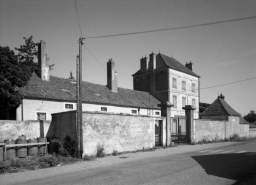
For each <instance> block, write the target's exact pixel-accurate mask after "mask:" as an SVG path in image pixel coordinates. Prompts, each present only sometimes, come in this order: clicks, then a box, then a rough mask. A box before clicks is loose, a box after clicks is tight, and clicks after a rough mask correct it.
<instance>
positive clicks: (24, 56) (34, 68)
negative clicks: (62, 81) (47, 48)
mask: <svg viewBox="0 0 256 185" xmlns="http://www.w3.org/2000/svg"><path fill="white" fill-rule="evenodd" d="M23 39H24V40H25V44H23V45H20V47H19V48H15V50H17V51H18V55H17V56H18V60H19V62H20V64H21V67H22V68H23V70H24V71H26V73H27V78H28V80H29V79H30V77H31V74H32V73H33V72H36V73H37V72H38V65H37V63H35V62H34V59H35V57H37V48H36V46H37V45H38V43H35V42H34V41H33V36H32V35H31V36H30V37H29V38H26V37H23Z"/></svg>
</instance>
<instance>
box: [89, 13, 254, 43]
mask: <svg viewBox="0 0 256 185" xmlns="http://www.w3.org/2000/svg"><path fill="white" fill-rule="evenodd" d="M255 18H256V16H251V17H243V18H238V19H229V20H224V21H216V22H210V23H201V24H194V25H189V26H179V27H173V28H164V29H156V30H147V31H138V32H129V33H119V34H113V35H100V36H92V37H85V39H98V38H106V37H118V36H127V35H136V34H144V33H153V32H162V31H170V30H179V29H185V28H194V27H201V26H209V25H214V24H222V23H227V22H236V21H243V20H248V19H255Z"/></svg>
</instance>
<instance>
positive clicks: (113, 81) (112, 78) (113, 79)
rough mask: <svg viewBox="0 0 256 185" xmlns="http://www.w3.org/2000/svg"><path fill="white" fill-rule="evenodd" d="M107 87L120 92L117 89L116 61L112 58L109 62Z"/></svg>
mask: <svg viewBox="0 0 256 185" xmlns="http://www.w3.org/2000/svg"><path fill="white" fill-rule="evenodd" d="M107 87H108V88H109V89H110V90H111V91H112V92H116V93H117V92H118V91H117V72H116V71H115V62H114V61H113V60H112V59H110V60H109V61H108V62H107Z"/></svg>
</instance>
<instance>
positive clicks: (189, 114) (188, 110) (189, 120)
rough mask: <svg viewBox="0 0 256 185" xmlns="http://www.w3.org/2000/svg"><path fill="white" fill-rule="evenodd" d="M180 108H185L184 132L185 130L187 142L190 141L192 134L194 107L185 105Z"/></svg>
mask: <svg viewBox="0 0 256 185" xmlns="http://www.w3.org/2000/svg"><path fill="white" fill-rule="evenodd" d="M182 109H184V110H185V114H186V132H187V133H186V134H187V137H188V143H191V142H192V135H194V126H193V122H194V110H195V109H196V108H195V107H193V106H191V105H186V106H185V107H183V108H182Z"/></svg>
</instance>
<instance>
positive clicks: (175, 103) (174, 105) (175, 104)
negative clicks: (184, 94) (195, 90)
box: [172, 95, 177, 108]
mask: <svg viewBox="0 0 256 185" xmlns="http://www.w3.org/2000/svg"><path fill="white" fill-rule="evenodd" d="M174 97H175V98H174ZM174 99H175V101H174ZM172 101H173V108H177V95H172Z"/></svg>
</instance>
